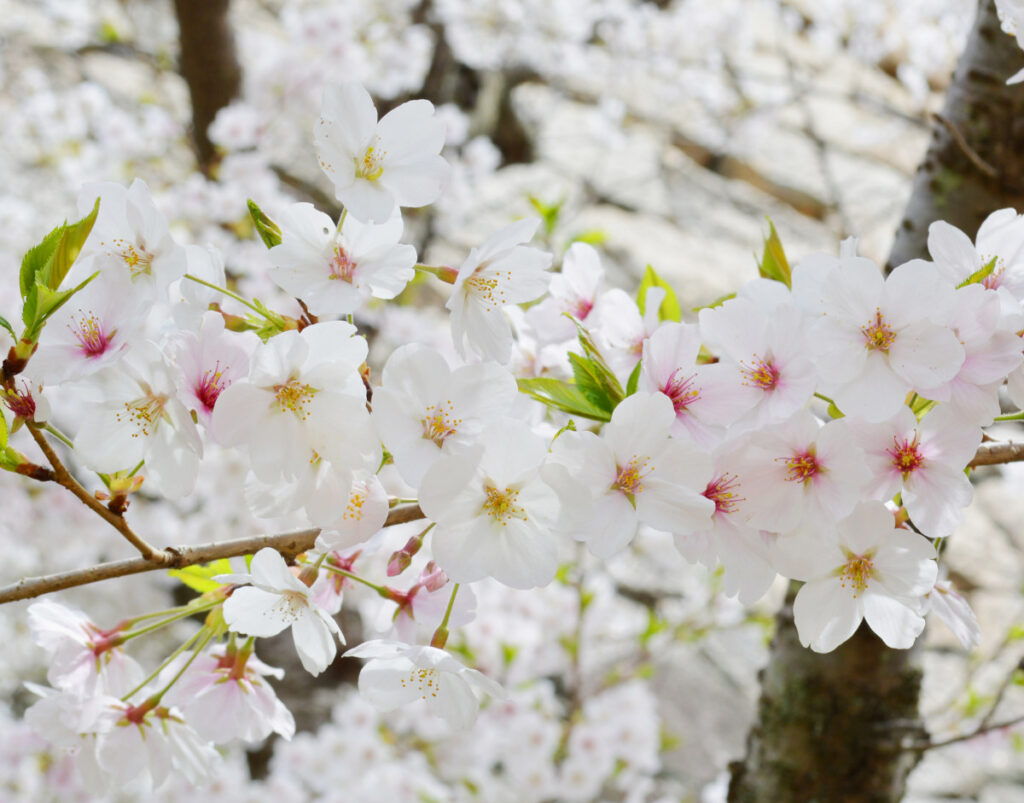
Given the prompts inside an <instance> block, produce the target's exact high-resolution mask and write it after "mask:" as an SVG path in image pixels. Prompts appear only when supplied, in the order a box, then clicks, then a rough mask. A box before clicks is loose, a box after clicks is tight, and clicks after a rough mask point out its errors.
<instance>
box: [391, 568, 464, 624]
mask: <svg viewBox="0 0 1024 803" xmlns="http://www.w3.org/2000/svg"><path fill="white" fill-rule="evenodd" d="M392 593H393V596H392V597H391V601H392V602H394V603H395V604H396V605H397V607H396V608H395V610H394V612H393V613H392V612H390V611H387V610H386V609H385V610H384V611H383V613H384V614H385V615H388V620H389V621H388V622H387V623H386V626H390V633H389V634H388V635H389V636H391V637H393V638H395V639H396V640H397V641H403V642H406V643H408V644H418V643H422V642H424V641H429V640H430V637H431V635H432V634H433V633H434V631H436V630H437V628H438V626H439V625H440V624H441V621H442V620H443V619H444V615H445V613H446V612H447V610H448V603H449V601H450V600H451V596H452V584H451V582H450V581H449V579H448V575H447V574H445V572H444V571H443V570H442V569H440V568H439V567H438V565H437V564H436V563H435V562H434V561H430V562H429V563H428V564H427V565H426V566H425V567H424V569H423V571H422V572H420V576H419V579H418V580H417V581H416V582H415V583H414V584H413V585H412V587H410V588H409V589H408V590H406V591H393V592H392ZM475 617H476V595H475V594H474V593H473V589H472V587H470V586H460V587H459V593H458V594H456V595H455V604H454V605H453V606H452V610H451V615H450V616H449V619H448V627H449V628H450V629H451V630H455V628H458V627H462V626H463V625H467V624H469V623H470V622H472V621H473V619H474V618H475Z"/></svg>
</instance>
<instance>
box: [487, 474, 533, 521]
mask: <svg viewBox="0 0 1024 803" xmlns="http://www.w3.org/2000/svg"><path fill="white" fill-rule="evenodd" d="M484 496H485V497H486V499H485V500H484V506H483V510H484V512H486V513H487V515H488V516H490V517H491V521H493V522H497V523H498V524H500V525H501V526H502V527H507V526H508V520H509V519H512V518H515V519H522V520H523V521H526V509H525V508H524V507H523V506H522V505H517V504H516V500H517V499H519V489H518V488H505V490H503V491H499V490H498V489H497V488H495V487H494V486H493V485H491V484H490V483H487V485H485V486H484Z"/></svg>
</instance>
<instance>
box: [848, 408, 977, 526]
mask: <svg viewBox="0 0 1024 803" xmlns="http://www.w3.org/2000/svg"><path fill="white" fill-rule="evenodd" d="M849 426H850V430H851V431H852V432H853V433H854V434H855V435H856V439H857V443H858V445H859V446H860V447H861V448H862V449H863V450H864V464H865V465H866V466H867V468H868V469H869V470H870V472H871V479H870V481H869V483H868V485H867V488H866V490H867V493H868V494H869V495H870V496H872V497H874V498H875V499H882V500H888V499H892V498H893V497H894V496H896V494H897V493H899V494H902V497H901V498H902V500H903V506H904V507H905V508H906V509H907V513H908V514H910V518H911V520H912V521H913V522H914V525H915V526H916V527H917V528H918V529H919V530H920V531H921V532H923V533H924V534H925V535H927V536H929V537H931V538H942V537H945V536H947V535H950V534H951V533H952V532H953V530H954V529H956V527H957V526H958V525H959V524H960V522H961V521H962V520H963V515H964V508H966V507H967V505H969V504H970V503H971V499H972V498H973V497H974V489H973V486H972V485H971V482H970V480H968V479H967V476H966V475H965V474H964V468H965V467H966V466H967V464H968V463H969V462H970V461H971V459H972V458H973V457H974V454H975V451H976V450H977V448H978V445H979V444H980V443H981V428H980V427H979V426H976V425H973V424H972V423H971V422H970V421H969V420H965V419H964V418H963V417H962V416H961V415H959V414H958V413H957V412H956V411H955V410H952V409H950V408H948V407H946V406H945V405H939V406H938V407H936V408H934V409H932V410H931V411H930V412H929V413H928V414H927V415H926V416H925V417H924V418H923V419H921V421H920V423H919V422H918V421H917V419H916V418H915V417H914V414H913V413H912V412H910V410H909V409H907V408H905V407H904V408H903V409H901V410H900V411H899V413H898V414H897V415H896V416H894V417H893V418H892V419H890V420H889V421H886V422H883V423H881V424H867V423H864V422H860V421H851V422H850V424H849Z"/></svg>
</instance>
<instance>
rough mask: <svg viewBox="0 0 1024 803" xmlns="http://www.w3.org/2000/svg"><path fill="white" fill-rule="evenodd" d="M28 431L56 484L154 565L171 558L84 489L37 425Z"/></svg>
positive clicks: (162, 563) (163, 562)
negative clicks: (44, 458)
mask: <svg viewBox="0 0 1024 803" xmlns="http://www.w3.org/2000/svg"><path fill="white" fill-rule="evenodd" d="M28 431H29V432H30V433H31V434H32V439H33V440H34V441H35V442H36V444H37V445H38V446H39V448H40V449H42V451H43V454H44V455H46V459H47V460H49V461H50V465H51V466H53V474H54V480H55V481H56V482H57V483H58V484H60V485H63V486H64V487H65V488H67V489H68V490H69V491H71V493H73V494H74V495H75V496H77V497H78V498H79V499H80V500H82V502H83V503H84V504H85V506H86V507H88V508H90V509H91V510H92V511H93V512H94V513H96V515H98V516H99V517H100V518H102V519H103V520H104V521H106V522H107V523H108V524H109V525H110V526H111V527H113V528H114V529H115V530H117V531H118V532H119V533H121V535H123V536H124V538H125V540H126V541H128V543H130V544H131V545H132V546H133V547H135V548H136V549H137V550H139V553H140V554H141V555H142V557H143V558H144V559H145V560H147V561H149V562H150V563H153V564H156V565H168V564H169V561H170V558H171V556H170V555H168V554H167V553H166V552H164V551H163V550H160V549H157V548H156V547H154V546H152V545H151V544H149V543H148V542H147V541H146V540H145V539H144V538H142V537H140V536H139V535H137V534H136V533H135V531H134V530H133V529H132V528H131V527H130V526H129V525H128V522H127V521H125V519H124V517H123V516H119V515H118V514H117V513H115V512H114V511H112V510H110V509H109V508H107V506H106V505H104V504H103V503H102V502H100V501H99V500H98V499H97V498H96V497H95V496H93V495H92V494H91V493H89V492H88V491H87V490H85V488H83V487H82V486H81V485H80V484H79V482H78V480H76V479H75V478H74V477H73V476H71V472H70V471H68V470H67V468H65V466H64V464H63V463H62V462H61V459H60V458H59V457H58V456H57V453H56V452H55V451H54V450H53V447H52V446H50V444H49V442H48V441H47V440H46V436H45V435H43V433H42V432H40V431H39V428H38V427H36V426H35V425H34V424H29V426H28Z"/></svg>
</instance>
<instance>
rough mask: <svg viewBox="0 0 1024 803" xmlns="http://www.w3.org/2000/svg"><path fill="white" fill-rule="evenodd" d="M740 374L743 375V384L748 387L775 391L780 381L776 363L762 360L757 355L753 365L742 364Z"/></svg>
mask: <svg viewBox="0 0 1024 803" xmlns="http://www.w3.org/2000/svg"><path fill="white" fill-rule="evenodd" d="M740 372H741V373H742V374H743V384H744V385H746V386H747V387H755V388H760V389H761V390H774V388H775V385H776V384H777V383H778V381H779V369H778V368H776V367H775V363H773V362H771V361H770V360H764V359H761V357H759V356H757V355H756V354H755V355H754V362H753V364H751V365H747V364H746V363H740Z"/></svg>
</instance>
